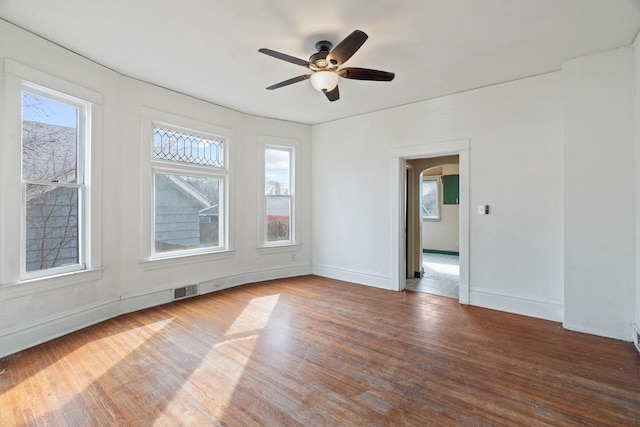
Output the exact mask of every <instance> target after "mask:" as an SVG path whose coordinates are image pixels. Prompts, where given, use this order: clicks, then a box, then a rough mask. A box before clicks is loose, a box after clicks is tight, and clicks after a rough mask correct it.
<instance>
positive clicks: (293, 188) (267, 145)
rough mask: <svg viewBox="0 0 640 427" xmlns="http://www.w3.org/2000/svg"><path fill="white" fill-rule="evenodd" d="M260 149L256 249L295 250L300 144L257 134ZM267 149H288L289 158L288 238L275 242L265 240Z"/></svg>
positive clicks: (295, 140)
mask: <svg viewBox="0 0 640 427" xmlns="http://www.w3.org/2000/svg"><path fill="white" fill-rule="evenodd" d="M258 145H259V149H260V153H261V155H260V157H259V159H260V161H261V166H260V169H259V171H260V177H259V179H258V183H259V185H260V190H259V193H258V194H259V195H260V199H261V201H260V209H259V212H258V215H259V218H258V223H259V224H260V227H259V234H258V251H259V252H260V253H271V252H280V251H290V250H296V249H298V248H299V246H300V227H299V225H298V223H297V215H298V212H300V206H299V203H300V198H299V197H298V196H297V195H296V192H297V187H298V176H297V163H298V158H299V156H300V150H301V145H300V141H299V140H297V139H290V138H283V137H275V136H266V135H261V136H259V144H258ZM267 149H286V150H290V152H291V156H290V159H289V164H290V166H289V167H290V170H289V186H290V193H291V216H290V224H289V240H280V241H276V242H267V238H266V237H267V226H266V222H267V221H266V211H267V206H266V200H267V198H266V194H265V192H266V191H265V190H266V182H265V178H266V150H267Z"/></svg>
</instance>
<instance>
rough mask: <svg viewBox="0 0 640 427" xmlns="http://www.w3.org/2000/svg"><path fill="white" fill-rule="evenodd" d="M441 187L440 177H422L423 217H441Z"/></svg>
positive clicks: (434, 218) (428, 218)
mask: <svg viewBox="0 0 640 427" xmlns="http://www.w3.org/2000/svg"><path fill="white" fill-rule="evenodd" d="M439 190H440V188H439V180H438V178H423V179H422V200H421V206H422V219H426V220H432V221H433V220H439V219H440V191H439Z"/></svg>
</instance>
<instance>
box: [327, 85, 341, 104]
mask: <svg viewBox="0 0 640 427" xmlns="http://www.w3.org/2000/svg"><path fill="white" fill-rule="evenodd" d="M324 94H325V95H326V96H327V99H328V100H329V101H331V102H333V101H337V100H338V99H340V91H339V90H338V86H336V87H335V88H334V89H333V90H329V91H327V92H325V93H324Z"/></svg>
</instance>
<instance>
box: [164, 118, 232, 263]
mask: <svg viewBox="0 0 640 427" xmlns="http://www.w3.org/2000/svg"><path fill="white" fill-rule="evenodd" d="M224 148H225V139H224V138H221V137H216V136H213V135H206V134H201V133H199V132H196V131H192V130H178V129H174V128H172V127H169V126H164V125H163V126H155V127H154V129H153V154H152V168H153V199H154V202H153V218H154V219H153V226H154V229H153V236H154V237H153V240H154V242H153V253H154V254H156V255H159V256H166V255H174V254H183V253H192V252H193V253H200V252H209V251H214V250H218V249H223V248H225V247H226V239H225V233H224V231H225V209H224V200H225V198H224V193H225V188H226V186H225V180H226V177H227V168H226V162H225V153H224Z"/></svg>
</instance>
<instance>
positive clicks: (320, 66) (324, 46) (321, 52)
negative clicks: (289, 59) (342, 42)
mask: <svg viewBox="0 0 640 427" xmlns="http://www.w3.org/2000/svg"><path fill="white" fill-rule="evenodd" d="M332 48H333V43H331V42H330V41H327V40H321V41H319V42H317V43H316V50H317V51H318V52H316V53H314V54H313V55H311V56H310V57H309V62H310V63H311V67H310V68H311V69H313V70H314V71H317V70H327V69H332V68H333V67H334V66H335V65H337V62H336V61H327V55H328V54H329V52H331V49H332Z"/></svg>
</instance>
